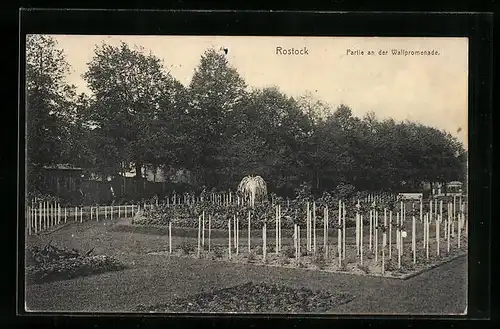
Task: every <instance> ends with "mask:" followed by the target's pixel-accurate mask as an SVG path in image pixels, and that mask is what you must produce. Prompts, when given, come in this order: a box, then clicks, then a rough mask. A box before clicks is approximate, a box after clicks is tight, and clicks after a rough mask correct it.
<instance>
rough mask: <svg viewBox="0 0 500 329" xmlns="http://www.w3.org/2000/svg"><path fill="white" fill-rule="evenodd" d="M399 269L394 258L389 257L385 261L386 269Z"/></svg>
mask: <svg viewBox="0 0 500 329" xmlns="http://www.w3.org/2000/svg"><path fill="white" fill-rule="evenodd" d="M397 269H398V264H397V262H395V261H394V260H392V259H388V260H386V262H385V270H386V271H389V272H394V271H396V270H397Z"/></svg>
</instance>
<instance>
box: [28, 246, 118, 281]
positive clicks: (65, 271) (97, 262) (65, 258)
mask: <svg viewBox="0 0 500 329" xmlns="http://www.w3.org/2000/svg"><path fill="white" fill-rule="evenodd" d="M90 252H91V251H89V252H87V253H86V254H85V255H81V254H80V253H79V252H78V250H75V249H72V250H67V249H60V248H57V247H55V246H53V245H51V244H50V243H49V244H48V245H47V246H45V247H44V248H42V249H39V248H38V247H36V246H35V247H32V248H31V249H30V250H28V252H27V257H26V282H27V283H30V284H31V283H45V282H52V281H58V280H68V279H73V278H77V277H81V276H88V275H93V274H99V273H104V272H109V271H119V270H123V269H125V268H126V267H125V265H123V264H122V263H120V262H119V261H118V260H116V259H114V258H112V257H108V256H105V255H95V256H92V255H90Z"/></svg>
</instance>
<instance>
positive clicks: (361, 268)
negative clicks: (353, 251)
mask: <svg viewBox="0 0 500 329" xmlns="http://www.w3.org/2000/svg"><path fill="white" fill-rule="evenodd" d="M358 268H359V269H360V270H361V271H363V272H365V273H366V274H369V273H370V269H369V268H368V266H366V265H358Z"/></svg>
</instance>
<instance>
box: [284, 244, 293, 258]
mask: <svg viewBox="0 0 500 329" xmlns="http://www.w3.org/2000/svg"><path fill="white" fill-rule="evenodd" d="M282 250H283V252H282V254H283V255H284V256H285V257H287V258H295V248H293V247H290V246H287V247H285V248H283V249H282Z"/></svg>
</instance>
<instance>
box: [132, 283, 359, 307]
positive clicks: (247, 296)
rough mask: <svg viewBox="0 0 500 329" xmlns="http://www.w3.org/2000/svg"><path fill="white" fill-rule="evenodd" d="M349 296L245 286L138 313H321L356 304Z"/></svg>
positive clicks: (261, 284) (255, 284) (161, 305)
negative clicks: (349, 303) (347, 304)
mask: <svg viewBox="0 0 500 329" xmlns="http://www.w3.org/2000/svg"><path fill="white" fill-rule="evenodd" d="M353 298H354V297H353V296H351V295H349V294H344V293H340V294H333V293H330V292H325V291H312V290H309V289H306V288H300V289H296V288H291V287H287V286H284V285H276V284H268V283H253V282H248V283H245V284H242V285H238V286H234V287H229V288H224V289H220V290H216V291H213V292H208V293H201V294H197V295H194V296H190V297H187V298H177V299H174V300H173V301H171V302H169V303H165V304H157V305H151V306H144V305H139V306H138V307H137V311H138V312H162V313H163V312H164V313H190V312H196V313H231V312H236V313H309V312H310V313H315V312H316V313H320V312H327V311H330V310H332V309H334V308H335V307H336V306H338V305H340V304H345V303H348V302H350V301H352V300H353Z"/></svg>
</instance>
